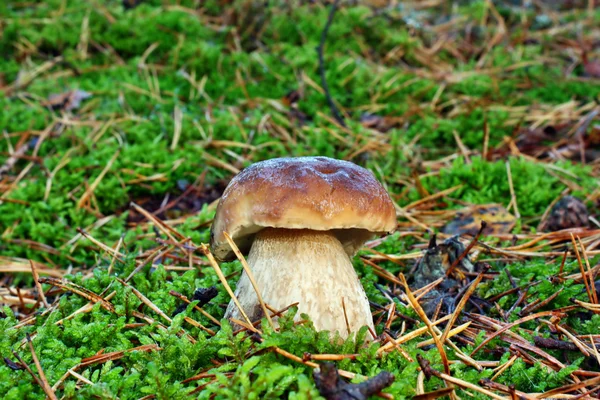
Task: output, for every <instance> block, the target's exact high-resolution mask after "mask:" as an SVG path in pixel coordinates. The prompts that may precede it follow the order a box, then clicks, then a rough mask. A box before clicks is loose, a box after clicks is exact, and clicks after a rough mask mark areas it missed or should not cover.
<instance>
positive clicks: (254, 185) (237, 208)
mask: <svg viewBox="0 0 600 400" xmlns="http://www.w3.org/2000/svg"><path fill="white" fill-rule="evenodd" d="M396 224H397V222H396V210H395V208H394V204H393V203H392V201H391V199H390V196H389V195H388V193H387V192H386V191H385V189H384V188H383V187H382V186H381V184H380V183H379V182H378V181H377V179H375V176H373V174H372V173H371V172H370V171H368V170H366V169H365V168H362V167H359V166H358V165H356V164H353V163H351V162H348V161H341V160H335V159H332V158H327V157H296V158H275V159H271V160H267V161H262V162H258V163H256V164H253V165H251V166H249V167H248V168H246V169H244V170H243V171H242V172H240V173H239V174H238V175H237V176H235V177H234V178H233V179H232V180H231V182H230V183H229V185H228V186H227V188H226V189H225V192H224V193H223V197H222V198H221V201H220V202H219V205H218V207H217V213H216V216H215V220H214V222H213V225H212V228H211V243H210V244H211V249H212V252H213V254H214V255H215V257H217V258H218V259H220V260H230V259H233V258H234V254H233V251H232V250H231V247H230V246H229V244H228V243H227V240H226V239H225V236H224V234H223V232H227V233H229V235H231V237H232V238H233V240H234V241H235V243H236V245H237V246H238V247H239V249H240V250H241V251H242V252H247V251H248V250H249V249H250V246H251V245H252V242H253V240H254V236H255V234H256V233H257V232H258V231H260V230H262V229H264V228H267V227H271V228H287V229H311V230H316V231H333V232H334V234H335V235H336V237H337V238H338V240H340V242H341V243H342V245H343V246H344V249H345V250H346V252H347V253H348V254H349V255H352V254H353V253H355V252H356V250H358V248H359V247H360V246H362V244H364V242H365V241H366V240H368V239H369V238H371V237H372V236H373V235H374V234H381V233H389V232H392V231H393V230H394V229H395V228H396Z"/></svg>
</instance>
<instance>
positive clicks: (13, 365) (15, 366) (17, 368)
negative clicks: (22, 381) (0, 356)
mask: <svg viewBox="0 0 600 400" xmlns="http://www.w3.org/2000/svg"><path fill="white" fill-rule="evenodd" d="M4 363H5V364H6V365H7V366H8V368H10V369H12V370H13V371H20V370H23V369H25V367H24V366H23V365H22V364H21V363H16V362H14V361H11V360H10V359H9V358H7V357H4Z"/></svg>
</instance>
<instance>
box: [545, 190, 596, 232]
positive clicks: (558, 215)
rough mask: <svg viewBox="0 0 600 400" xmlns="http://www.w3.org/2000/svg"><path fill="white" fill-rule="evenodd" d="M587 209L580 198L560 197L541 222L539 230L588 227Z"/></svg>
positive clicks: (549, 230)
mask: <svg viewBox="0 0 600 400" xmlns="http://www.w3.org/2000/svg"><path fill="white" fill-rule="evenodd" d="M588 226H589V221H588V210H587V207H586V206H585V204H583V202H582V201H581V200H579V199H578V198H576V197H573V196H565V197H563V198H562V199H560V200H559V201H558V202H557V203H556V204H555V205H554V207H552V210H551V211H550V213H549V214H548V216H547V217H546V218H545V219H544V220H543V221H542V222H541V224H540V230H542V231H547V232H554V231H560V230H563V229H569V228H581V227H588Z"/></svg>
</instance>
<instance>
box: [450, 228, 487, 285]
mask: <svg viewBox="0 0 600 400" xmlns="http://www.w3.org/2000/svg"><path fill="white" fill-rule="evenodd" d="M486 226H487V223H486V222H485V221H481V227H480V228H479V231H478V232H477V234H476V235H475V237H474V238H473V240H471V243H469V245H468V246H467V247H466V248H465V250H464V251H463V252H462V253H461V254H460V256H458V257H457V258H456V260H454V262H453V263H452V265H451V266H450V268H448V270H447V271H446V276H450V275H451V274H452V272H453V271H454V269H455V268H456V267H457V266H458V264H459V263H460V262H461V261H462V259H463V258H465V257H466V256H467V254H469V251H471V249H472V248H473V246H475V243H477V241H478V240H479V237H480V236H481V234H482V233H483V230H484V229H485V227H486Z"/></svg>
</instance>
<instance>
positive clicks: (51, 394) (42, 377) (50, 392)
mask: <svg viewBox="0 0 600 400" xmlns="http://www.w3.org/2000/svg"><path fill="white" fill-rule="evenodd" d="M27 344H28V345H29V350H30V351H31V357H32V358H33V362H34V363H35V367H36V368H37V370H38V373H39V374H40V381H41V385H42V389H44V393H46V396H48V397H49V398H50V399H51V400H58V399H57V397H56V394H55V393H54V391H53V390H52V388H51V387H50V384H48V380H47V379H46V375H45V374H44V370H43V369H42V366H41V365H40V360H38V357H37V354H35V349H34V348H33V343H31V337H29V334H28V335H27Z"/></svg>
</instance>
